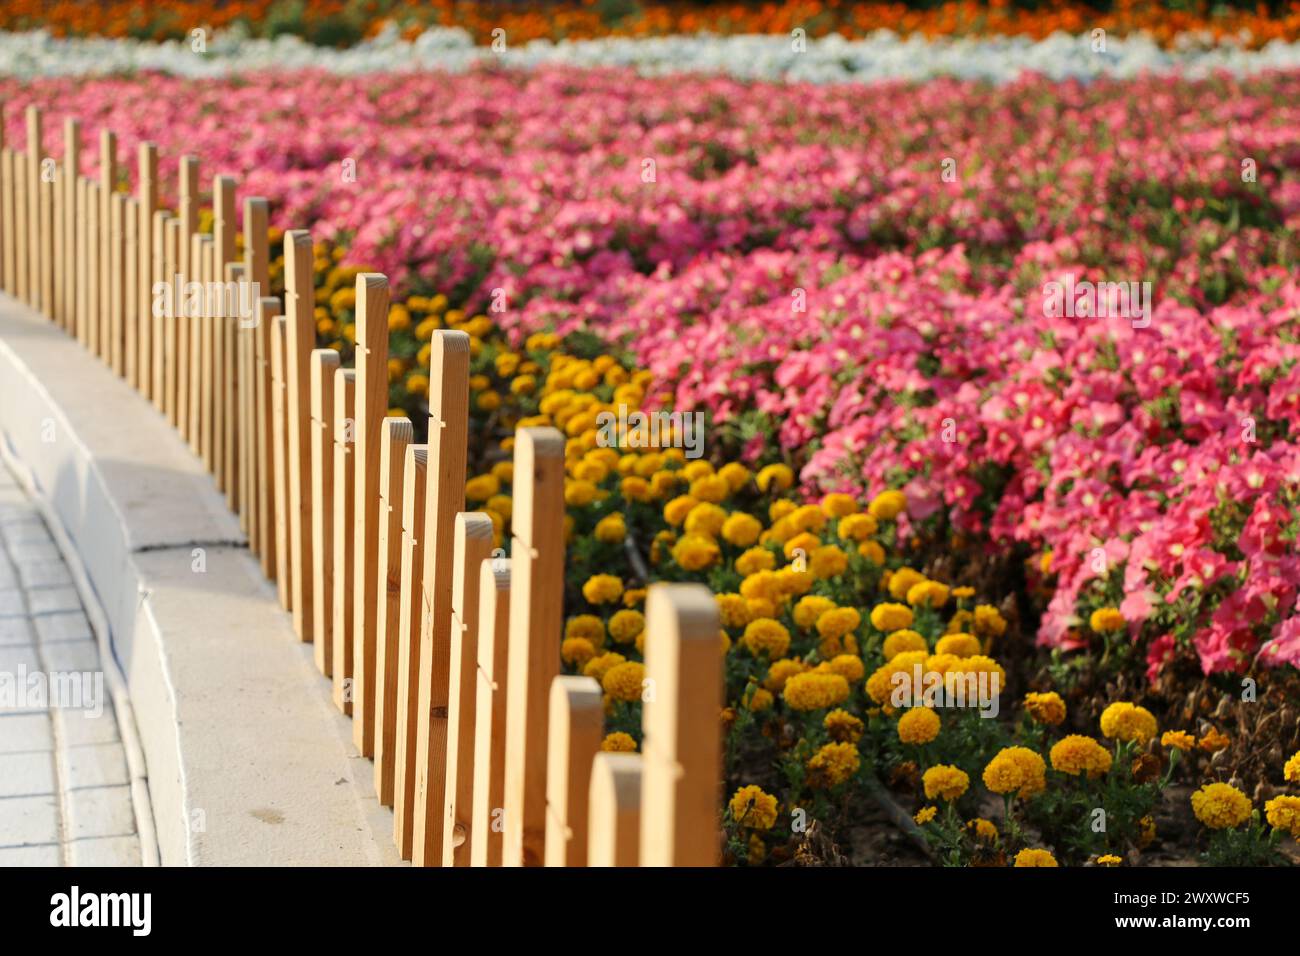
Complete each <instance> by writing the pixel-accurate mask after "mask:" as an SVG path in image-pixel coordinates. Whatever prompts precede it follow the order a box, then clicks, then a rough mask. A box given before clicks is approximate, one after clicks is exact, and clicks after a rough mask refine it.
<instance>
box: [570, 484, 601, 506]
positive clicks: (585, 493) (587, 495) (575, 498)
mask: <svg viewBox="0 0 1300 956" xmlns="http://www.w3.org/2000/svg"><path fill="white" fill-rule="evenodd" d="M595 500H596V486H595V485H593V484H592V483H591V482H590V481H566V482H565V483H564V503H565V504H566V505H568V506H569V507H570V508H581V507H583V506H585V505H589V504H591V503H592V502H593V501H595Z"/></svg>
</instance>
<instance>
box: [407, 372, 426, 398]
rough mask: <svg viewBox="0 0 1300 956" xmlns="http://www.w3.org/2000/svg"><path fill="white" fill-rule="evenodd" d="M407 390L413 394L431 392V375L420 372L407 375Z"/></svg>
mask: <svg viewBox="0 0 1300 956" xmlns="http://www.w3.org/2000/svg"><path fill="white" fill-rule="evenodd" d="M406 390H407V391H408V392H410V393H411V394H412V395H428V394H429V376H427V375H421V374H419V373H418V372H417V373H416V374H414V375H408V376H407V377H406Z"/></svg>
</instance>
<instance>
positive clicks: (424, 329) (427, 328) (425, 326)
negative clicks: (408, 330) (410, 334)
mask: <svg viewBox="0 0 1300 956" xmlns="http://www.w3.org/2000/svg"><path fill="white" fill-rule="evenodd" d="M437 328H438V320H437V319H424V320H423V321H422V322H420V324H419V325H417V326H416V327H415V337H416V338H417V339H419V340H420V341H421V342H427V341H429V340H430V339H431V338H433V333H434V330H435V329H437ZM425 361H426V362H427V361H428V359H425ZM421 364H423V363H421Z"/></svg>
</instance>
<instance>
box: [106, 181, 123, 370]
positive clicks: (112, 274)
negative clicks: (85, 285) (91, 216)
mask: <svg viewBox="0 0 1300 956" xmlns="http://www.w3.org/2000/svg"><path fill="white" fill-rule="evenodd" d="M108 209H109V226H108V348H107V349H105V358H106V359H107V360H108V365H109V368H111V369H112V370H113V373H114V374H116V375H125V374H126V354H125V351H124V350H125V341H126V336H125V332H126V329H125V327H124V323H123V319H124V318H125V314H124V312H123V306H124V305H125V303H126V278H127V275H126V255H125V246H126V223H124V222H123V221H122V219H123V216H125V215H126V196H124V195H123V194H122V193H119V192H115V193H113V194H112V195H111V196H110V197H109V203H108Z"/></svg>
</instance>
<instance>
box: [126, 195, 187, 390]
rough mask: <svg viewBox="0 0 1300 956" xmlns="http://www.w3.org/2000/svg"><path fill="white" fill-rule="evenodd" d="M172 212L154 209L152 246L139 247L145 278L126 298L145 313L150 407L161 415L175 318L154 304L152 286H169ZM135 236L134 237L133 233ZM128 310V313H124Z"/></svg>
mask: <svg viewBox="0 0 1300 956" xmlns="http://www.w3.org/2000/svg"><path fill="white" fill-rule="evenodd" d="M171 218H172V214H171V213H169V212H167V211H166V210H165V209H158V210H155V211H154V214H153V223H152V225H151V227H150V230H149V232H150V236H151V237H152V239H151V241H152V243H153V248H152V249H150V250H144V249H142V250H140V254H141V255H148V256H149V268H148V270H147V271H146V273H145V276H146V278H147V279H148V281H147V282H141V283H137V284H136V289H137V292H136V295H130V294H129V293H128V295H127V298H128V300H129V301H130V302H133V303H135V306H136V308H135V314H136V315H140V316H148V317H149V322H150V323H151V326H150V333H149V337H150V341H151V342H152V345H153V348H152V352H151V358H150V361H149V366H150V368H151V369H152V372H153V378H152V382H151V384H150V386H149V389H150V392H151V394H152V395H153V404H154V408H156V409H158V411H159V412H161V413H162V414H163V415H168V414H169V409H168V400H167V376H168V373H169V371H170V373H171V374H172V375H173V376H174V375H175V371H176V370H175V367H174V366H175V363H176V328H175V323H176V320H175V318H174V317H171V316H169V315H168V311H169V309H167V308H163V309H155V308H154V294H153V290H154V286H155V285H157V284H158V283H159V282H162V283H165V285H164V289H166V288H169V287H170V285H169V284H170V282H171V276H169V275H168V274H167V223H168V222H170V221H171ZM137 239H138V237H137ZM140 295H144V296H145V297H146V298H145V301H144V302H140V301H138V297H139V296H140ZM128 314H130V313H128Z"/></svg>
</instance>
